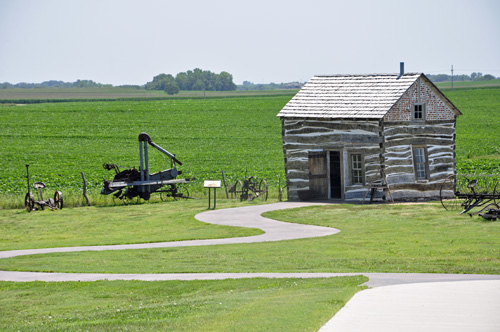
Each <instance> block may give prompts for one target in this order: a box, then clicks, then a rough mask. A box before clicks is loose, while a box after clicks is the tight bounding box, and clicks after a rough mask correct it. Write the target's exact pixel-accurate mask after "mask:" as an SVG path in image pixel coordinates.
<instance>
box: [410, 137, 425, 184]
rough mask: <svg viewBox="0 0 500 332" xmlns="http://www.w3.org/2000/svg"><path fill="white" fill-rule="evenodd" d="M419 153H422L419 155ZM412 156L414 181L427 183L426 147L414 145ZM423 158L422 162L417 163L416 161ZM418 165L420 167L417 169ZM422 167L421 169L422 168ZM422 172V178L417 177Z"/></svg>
mask: <svg viewBox="0 0 500 332" xmlns="http://www.w3.org/2000/svg"><path fill="white" fill-rule="evenodd" d="M419 151H422V153H421V154H420V153H419ZM412 154H413V170H414V174H415V180H416V181H427V180H429V156H428V153H427V146H426V145H414V146H413V147H412ZM420 157H423V159H424V160H423V161H419V160H418V159H419V158H420ZM419 165H422V166H420V167H419ZM422 167H423V168H422ZM422 171H423V172H424V176H423V177H422V176H419V173H420V172H422Z"/></svg>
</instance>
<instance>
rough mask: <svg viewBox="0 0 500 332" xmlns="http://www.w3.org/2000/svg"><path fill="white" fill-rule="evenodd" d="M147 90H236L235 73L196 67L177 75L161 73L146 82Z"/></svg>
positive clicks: (174, 91)
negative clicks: (216, 71)
mask: <svg viewBox="0 0 500 332" xmlns="http://www.w3.org/2000/svg"><path fill="white" fill-rule="evenodd" d="M145 88H146V90H163V91H165V92H166V93H168V94H171V95H173V94H176V93H178V92H179V91H180V90H184V91H186V90H187V91H193V90H194V91H202V90H203V91H232V90H236V84H234V82H233V75H231V74H229V73H228V72H225V71H223V72H221V73H220V74H216V73H213V72H211V71H209V70H202V69H199V68H195V69H193V70H188V71H186V72H181V73H178V74H177V75H176V76H175V77H174V76H173V75H171V74H160V75H157V76H155V77H153V80H152V81H151V82H148V83H146V86H145Z"/></svg>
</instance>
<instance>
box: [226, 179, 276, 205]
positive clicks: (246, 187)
mask: <svg viewBox="0 0 500 332" xmlns="http://www.w3.org/2000/svg"><path fill="white" fill-rule="evenodd" d="M229 193H230V194H231V198H233V197H234V198H238V197H239V198H240V201H243V200H250V201H251V200H253V199H255V198H260V199H262V200H264V201H267V196H268V193H269V192H268V188H267V181H266V180H265V179H262V180H260V181H259V180H258V179H256V178H254V177H253V176H249V177H247V178H246V179H245V180H243V182H241V181H240V180H237V181H236V182H235V183H234V185H232V186H230V187H229Z"/></svg>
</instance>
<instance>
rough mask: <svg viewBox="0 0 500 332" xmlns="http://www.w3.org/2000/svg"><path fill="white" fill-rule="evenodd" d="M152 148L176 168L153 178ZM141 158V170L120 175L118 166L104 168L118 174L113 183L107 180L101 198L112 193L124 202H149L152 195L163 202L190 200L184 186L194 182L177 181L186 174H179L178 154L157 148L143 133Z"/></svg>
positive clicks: (140, 141)
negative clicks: (167, 199) (135, 199)
mask: <svg viewBox="0 0 500 332" xmlns="http://www.w3.org/2000/svg"><path fill="white" fill-rule="evenodd" d="M148 144H149V145H150V146H152V147H154V148H155V149H156V150H158V151H160V152H161V153H163V154H165V155H166V156H168V157H169V158H170V159H171V162H172V167H171V168H170V169H167V170H164V171H160V172H157V173H152V174H150V173H149V155H148ZM139 156H140V167H139V170H137V169H135V168H129V169H126V170H123V171H120V169H119V166H117V165H114V164H104V165H103V167H104V169H106V170H114V171H115V173H116V174H115V177H114V178H113V180H111V181H110V180H106V179H105V180H104V186H103V188H102V190H101V194H103V195H109V194H111V193H112V194H113V198H114V199H120V200H123V201H126V200H132V199H134V198H137V199H138V198H142V199H144V200H149V198H150V197H151V194H152V193H160V197H161V198H162V200H163V199H165V198H173V199H178V198H189V193H188V192H187V188H185V187H184V186H183V185H184V184H187V183H190V182H191V180H194V179H177V176H178V175H180V174H182V172H181V171H178V170H177V168H176V167H175V165H176V164H179V165H182V163H181V162H180V161H179V160H178V159H177V158H175V155H174V154H172V153H170V152H168V151H167V150H165V149H163V148H162V147H161V146H159V145H157V144H155V143H154V142H153V141H152V140H151V137H150V136H149V135H148V134H146V133H140V134H139Z"/></svg>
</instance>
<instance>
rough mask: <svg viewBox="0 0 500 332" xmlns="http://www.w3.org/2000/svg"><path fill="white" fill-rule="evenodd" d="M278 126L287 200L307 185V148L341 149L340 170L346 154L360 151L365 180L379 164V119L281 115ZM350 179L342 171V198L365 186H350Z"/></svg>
mask: <svg viewBox="0 0 500 332" xmlns="http://www.w3.org/2000/svg"><path fill="white" fill-rule="evenodd" d="M282 129H283V150H284V155H285V170H286V173H287V185H288V197H289V199H291V200H297V199H298V193H297V191H298V190H302V189H307V190H308V189H310V188H309V160H308V154H309V152H313V151H333V150H335V151H341V152H342V154H343V158H342V160H343V167H342V168H343V169H344V170H347V169H348V167H347V163H348V155H349V154H350V153H361V154H362V155H363V157H364V163H365V166H364V167H365V172H366V173H365V183H366V182H369V181H371V179H372V178H373V176H375V175H376V174H377V172H378V169H379V168H380V160H381V159H380V143H381V136H380V127H379V121H376V120H371V121H370V120H341V119H335V120H327V119H296V118H282ZM350 182H351V181H350V179H349V174H348V172H347V171H344V174H343V186H344V195H345V197H344V198H345V199H350V198H353V197H359V196H361V197H363V195H364V194H365V193H366V190H367V189H366V188H367V187H365V186H362V185H356V186H351V185H350Z"/></svg>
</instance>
